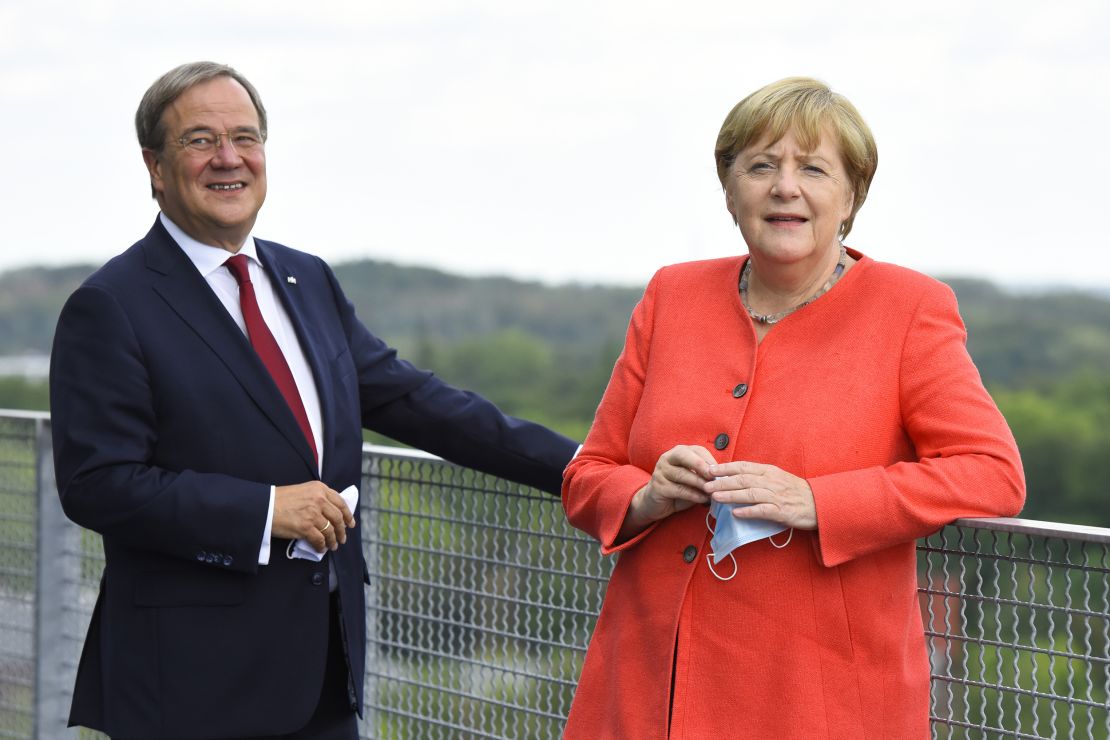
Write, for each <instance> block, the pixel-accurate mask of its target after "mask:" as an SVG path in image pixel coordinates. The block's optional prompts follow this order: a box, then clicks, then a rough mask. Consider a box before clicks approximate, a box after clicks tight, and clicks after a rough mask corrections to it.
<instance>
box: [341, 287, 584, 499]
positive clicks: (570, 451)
mask: <svg viewBox="0 0 1110 740" xmlns="http://www.w3.org/2000/svg"><path fill="white" fill-rule="evenodd" d="M325 269H326V271H327V275H328V278H329V280H330V281H331V285H332V290H333V291H334V294H335V297H336V302H337V305H338V306H339V309H340V315H341V316H342V320H343V324H344V331H345V332H346V334H347V337H348V342H349V344H350V347H351V353H352V356H353V358H354V361H355V367H356V369H357V372H358V376H359V400H360V405H361V412H362V424H363V426H364V427H365V428H367V429H370V430H373V431H375V432H379V433H381V434H385V435H387V436H389V437H391V438H393V439H396V440H398V441H400V442H403V443H405V444H407V445H411V446H413V447H417V448H419V449H422V450H426V451H428V452H431V453H433V454H435V455H439V456H440V457H443V458H444V459H446V460H450V461H451V462H454V463H457V464H459V465H463V466H465V467H469V468H474V469H476V470H480V471H482V472H484V473H489V474H490V475H495V476H498V477H500V478H506V479H508V480H512V481H515V482H517V483H521V484H523V485H526V486H532V487H535V488H538V489H540V490H542V491H546V492H548V493H552V494H557V493H558V491H559V487H560V485H561V484H562V478H563V469H564V468H565V467H566V465H567V463H568V462H569V461H570V459H571V457H573V456H574V453H575V451H576V450H577V448H578V444H577V443H576V442H574V441H573V440H571V439H569V438H567V437H564V436H563V435H561V434H558V433H556V432H553V431H552V430H550V429H548V428H547V427H544V426H542V425H539V424H535V423H533V422H530V421H526V420H524V419H518V418H515V417H512V416H507V415H506V414H503V413H502V412H501V411H500V409H498V408H497V407H496V406H495V405H494V404H493V403H491V402H490V401H488V400H487V399H485V398H483V397H482V396H480V395H478V394H477V393H472V392H470V391H464V390H461V389H459V388H455V387H453V386H451V385H449V384H447V383H444V382H443V381H442V380H440V379H439V378H437V377H435V376H434V375H433V374H432V373H430V372H427V371H424V370H419V369H417V368H415V367H413V366H412V365H411V364H410V363H409V362H407V361H405V360H402V359H400V358H399V357H397V352H396V351H395V350H394V349H393V348H392V347H390V346H388V345H387V344H386V343H385V342H383V341H382V340H381V339H379V338H378V337H376V336H374V335H373V334H372V333H371V332H370V331H369V330H368V329H367V328H366V327H365V326H364V325H363V324H362V322H361V321H359V320H358V318H357V317H356V316H355V310H354V307H353V306H352V305H351V303H350V301H348V300H347V298H346V296H345V295H344V294H343V291H342V288H340V286H339V283H338V281H337V280H336V279H335V276H334V274H332V272H331V270H330V269H328V268H327V267H326V265H325Z"/></svg>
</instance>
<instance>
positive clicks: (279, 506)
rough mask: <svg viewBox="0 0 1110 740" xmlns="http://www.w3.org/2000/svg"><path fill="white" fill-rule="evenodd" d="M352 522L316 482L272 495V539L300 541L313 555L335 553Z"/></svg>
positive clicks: (336, 496)
mask: <svg viewBox="0 0 1110 740" xmlns="http://www.w3.org/2000/svg"><path fill="white" fill-rule="evenodd" d="M354 526H355V518H354V516H353V515H352V514H351V512H350V510H349V509H348V508H347V504H345V503H344V502H343V499H342V497H340V495H339V494H338V493H336V492H335V491H333V490H332V489H330V488H328V487H327V486H326V485H324V484H323V483H321V482H320V481H309V482H308V483H298V484H297V485H295V486H278V487H277V489H276V490H275V491H274V522H273V527H272V528H271V530H270V532H271V534H273V536H274V537H284V538H286V539H290V540H295V539H303V540H305V541H306V542H308V544H310V545H312V547H313V549H315V550H316V552H324V550H325V549H327V550H335V549H336V548H337V547H339V546H340V545H342V544H343V543H344V542H346V541H347V529H348V528H350V527H354Z"/></svg>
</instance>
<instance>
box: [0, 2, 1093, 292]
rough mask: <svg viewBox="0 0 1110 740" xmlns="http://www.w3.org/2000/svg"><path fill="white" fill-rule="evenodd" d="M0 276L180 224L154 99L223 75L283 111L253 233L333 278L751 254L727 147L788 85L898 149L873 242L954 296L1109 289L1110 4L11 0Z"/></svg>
mask: <svg viewBox="0 0 1110 740" xmlns="http://www.w3.org/2000/svg"><path fill="white" fill-rule="evenodd" d="M0 58H2V60H3V66H2V68H0V101H2V110H3V115H0V141H3V142H4V143H5V145H6V147H7V151H6V152H5V154H4V157H3V161H4V167H3V169H4V175H5V176H4V177H3V178H0V234H2V235H3V236H2V239H3V242H2V249H0V270H5V269H10V268H12V267H18V266H25V265H30V264H44V263H45V264H64V263H72V262H79V261H80V262H102V261H104V260H105V259H107V258H109V257H110V256H112V255H113V254H116V253H118V252H120V251H122V250H123V249H124V248H126V247H127V246H129V245H130V244H131V243H132V242H134V241H135V240H136V239H138V238H139V237H141V236H142V235H143V234H144V233H145V232H146V230H147V228H149V226H150V224H151V223H152V221H153V218H154V215H155V213H156V207H155V205H154V202H153V201H152V200H151V199H150V197H149V189H148V180H147V176H146V172H145V170H144V168H143V164H142V159H141V156H140V154H139V149H138V145H137V144H136V142H135V138H134V129H133V124H132V120H133V116H134V111H135V107H136V105H137V104H138V101H139V98H140V97H141V96H142V94H143V92H144V90H145V89H146V88H147V87H148V86H149V84H150V83H151V82H153V80H154V79H155V78H156V77H158V76H159V75H160V74H162V73H163V72H165V71H166V70H168V69H169V68H171V67H173V66H176V65H177V64H180V63H182V62H186V61H193V60H199V59H211V60H214V61H219V62H225V63H228V64H231V65H232V66H234V67H236V68H237V69H239V70H240V71H241V72H243V73H244V74H245V75H246V76H247V77H248V78H250V79H251V80H252V81H253V82H254V83H255V85H256V86H257V87H258V88H259V90H260V92H261V94H262V97H263V100H264V102H265V104H266V106H267V108H268V110H269V114H270V140H269V142H268V143H267V156H268V165H269V170H268V171H269V196H268V199H267V202H266V205H265V206H264V207H263V209H262V212H261V215H260V217H259V220H258V224H257V226H256V229H255V233H256V234H257V235H258V236H260V237H264V238H270V239H274V240H277V241H281V242H284V243H286V244H288V245H290V246H294V247H297V248H299V249H303V250H306V251H309V252H313V253H316V254H319V255H321V256H322V257H324V258H325V259H328V260H329V261H332V262H340V261H344V260H351V259H358V258H363V257H373V258H378V259H388V260H393V261H397V262H402V263H406V264H421V265H428V266H433V267H438V268H442V269H446V270H450V271H454V272H463V273H467V274H503V275H511V276H515V277H523V278H529V279H540V280H544V281H547V282H565V281H572V280H573V281H580V282H589V283H622V284H642V283H643V282H644V281H646V280H647V278H648V277H650V275H651V274H652V273H653V272H654V271H655V269H657V268H658V267H660V266H661V265H664V264H668V263H672V262H679V261H684V260H690V259H700V258H708V257H716V256H721V255H728V254H737V253H742V252H746V251H747V250H746V248H745V246H744V244H743V242H742V240H741V239H740V235H739V232H738V231H737V230H736V229H735V227H734V226H733V225H732V222H731V220H730V218H729V216H728V214H727V213H726V211H725V208H724V199H723V196H722V194H721V191H720V185H719V184H718V182H717V179H716V174H715V171H714V166H713V157H712V150H713V143H714V140H715V138H716V135H717V130H718V128H719V127H720V124H721V121H722V120H723V119H724V116H725V114H726V113H727V112H728V111H729V109H730V108H731V107H732V106H733V105H734V104H735V103H736V102H737V101H739V100H740V98H742V97H744V96H745V95H747V94H748V93H750V92H752V91H753V90H755V89H756V88H758V87H760V86H762V85H764V84H766V83H768V82H772V81H774V80H777V79H780V78H782V77H786V76H790V75H799V74H801V75H810V76H815V77H818V78H820V79H822V80H824V81H826V82H827V83H829V84H830V85H831V86H832V87H833V88H834V89H835V90H837V91H839V92H841V93H843V94H845V95H846V96H847V97H848V98H849V99H850V100H852V101H853V102H854V103H855V104H856V106H857V107H858V108H859V110H860V111H861V113H862V114H863V116H864V118H866V119H867V121H868V122H869V124H870V125H871V128H872V130H873V131H874V133H875V137H876V139H877V141H878V145H879V162H880V164H879V170H878V174H877V176H876V178H875V182H874V184H873V186H872V190H871V195H870V197H869V198H868V200H867V203H866V204H865V205H864V207H863V210H862V211H861V212H860V214H859V216H858V217H857V219H856V226H855V229H854V231H853V233H852V234H851V236H850V237H849V239H848V240H847V243H848V244H849V245H850V246H854V247H856V248H857V249H860V250H862V251H863V252H865V253H866V254H868V255H870V256H872V257H874V258H876V259H880V260H884V261H890V262H897V263H900V264H903V265H906V266H909V267H913V268H916V269H919V270H922V271H925V272H928V273H930V274H934V275H972V276H981V277H985V278H988V279H991V280H995V281H998V282H1002V283H1006V284H1012V285H1018V286H1044V285H1058V284H1070V285H1077V286H1089V287H1099V288H1105V287H1107V286H1110V254H1108V252H1110V240H1108V238H1107V235H1106V228H1105V223H1106V221H1107V218H1108V215H1110V206H1108V205H1107V200H1108V199H1110V143H1108V138H1110V137H1108V135H1107V134H1108V130H1110V129H1108V126H1110V124H1108V121H1110V3H1107V2H1106V0H1091V1H1087V0H1064V1H1063V2H1043V0H1038V1H1037V2H1031V1H1029V0H1008V1H1006V2H975V1H974V0H954V1H950V0H940V1H939V2H936V1H933V0H930V2H927V3H906V4H902V3H891V2H854V1H851V0H848V1H846V0H840V1H838V2H801V3H799V2H789V3H788V2H781V3H778V2H766V1H764V2H759V3H754V2H746V1H742V0H741V1H737V0H734V1H732V2H721V1H718V0H711V1H706V2H699V1H698V0H685V1H684V2H681V3H680V2H669V3H662V2H651V1H650V0H612V1H607V0H594V1H593V2H575V1H574V0H557V1H551V2H549V1H548V0H539V1H534V0H504V1H502V0H486V1H484V0H464V1H460V2H449V1H439V0H420V1H419V2H416V1H414V2H389V3H385V2H378V1H375V0H362V1H357V2H327V1H326V0H325V1H317V2H311V3H304V2H288V1H286V0H267V1H266V2H244V1H239V2H227V1H226V0H225V1H223V2H208V1H207V0H200V1H194V2H175V3H152V2H149V0H144V1H143V2H139V1H137V0H82V2H71V1H70V0H66V1H65V2H59V1H57V0H18V1H17V0H0Z"/></svg>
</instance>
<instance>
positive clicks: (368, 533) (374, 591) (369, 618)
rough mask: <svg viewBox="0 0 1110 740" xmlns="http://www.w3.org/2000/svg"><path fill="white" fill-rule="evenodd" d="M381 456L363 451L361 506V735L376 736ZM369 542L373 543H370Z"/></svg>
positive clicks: (364, 736)
mask: <svg viewBox="0 0 1110 740" xmlns="http://www.w3.org/2000/svg"><path fill="white" fill-rule="evenodd" d="M380 475H381V458H380V457H378V456H377V455H376V454H374V453H373V452H372V451H370V450H369V449H368V448H364V449H363V452H362V491H361V493H360V495H359V507H360V508H361V509H362V545H363V547H362V554H363V557H364V558H366V569H367V571H368V572H369V573H370V585H369V586H368V587H367V588H366V650H367V655H366V661H367V664H366V676H365V678H364V683H363V705H364V711H363V718H362V723H361V727H360V732H359V736H360V737H361V738H374V737H377V736H378V712H377V709H376V707H377V706H378V695H377V692H378V680H377V677H376V675H375V674H376V671H378V670H379V666H378V660H379V655H378V640H379V636H378V623H379V621H380V620H381V615H380V614H378V589H380V588H381V583H380V581H379V579H378V578H377V574H378V571H379V568H380V564H379V562H378V557H379V553H378V548H379V547H380V546H381V545H380V544H379V543H380V542H381V532H380V531H379V528H380V527H381V517H380V516H379V515H378V509H379V508H380V507H381V503H382V502H381V482H380V480H379V476H380ZM367 543H369V545H368V544H367Z"/></svg>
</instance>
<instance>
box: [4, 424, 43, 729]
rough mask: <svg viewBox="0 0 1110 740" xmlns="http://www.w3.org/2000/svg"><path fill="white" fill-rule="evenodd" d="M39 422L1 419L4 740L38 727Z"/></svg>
mask: <svg viewBox="0 0 1110 740" xmlns="http://www.w3.org/2000/svg"><path fill="white" fill-rule="evenodd" d="M37 442H38V436H37V427H36V421H35V419H34V418H23V417H8V416H0V737H13V738H15V737H18V738H27V737H32V735H33V733H34V723H35V585H36V584H35V573H36V570H37V566H38V563H37V557H36V549H35V543H36V532H35V508H36V505H37V501H38V468H37V459H36V446H37Z"/></svg>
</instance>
